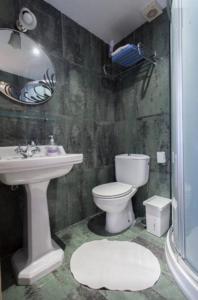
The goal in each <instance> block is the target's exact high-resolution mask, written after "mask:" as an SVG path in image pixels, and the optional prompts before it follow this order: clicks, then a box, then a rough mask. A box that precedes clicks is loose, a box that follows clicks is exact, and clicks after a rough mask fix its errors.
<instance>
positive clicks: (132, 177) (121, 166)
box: [92, 154, 150, 233]
mask: <svg viewBox="0 0 198 300" xmlns="http://www.w3.org/2000/svg"><path fill="white" fill-rule="evenodd" d="M149 161H150V157H149V156H147V155H143V154H121V155H116V156H115V173H116V182H110V183H106V184H102V185H98V186H96V187H95V188H93V190H92V194H93V200H94V203H95V204H96V206H97V207H99V208H100V209H101V210H103V211H105V212H106V224H105V229H106V231H107V232H109V233H119V232H121V231H123V230H125V229H127V228H128V227H130V226H131V225H132V226H133V225H134V224H135V216H134V212H133V207H132V201H131V198H132V197H133V195H134V194H135V193H136V192H137V189H138V188H139V187H140V186H143V185H145V184H146V183H147V181H148V177H149Z"/></svg>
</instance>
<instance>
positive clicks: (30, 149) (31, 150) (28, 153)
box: [15, 141, 41, 158]
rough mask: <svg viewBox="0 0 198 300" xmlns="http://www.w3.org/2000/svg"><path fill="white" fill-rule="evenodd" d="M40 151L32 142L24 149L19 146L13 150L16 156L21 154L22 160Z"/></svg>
mask: <svg viewBox="0 0 198 300" xmlns="http://www.w3.org/2000/svg"><path fill="white" fill-rule="evenodd" d="M40 151H41V149H40V148H39V147H38V146H37V145H36V144H35V142H34V141H32V142H31V144H28V145H27V146H26V147H25V148H24V147H21V146H20V145H19V146H18V147H17V148H16V149H15V152H16V153H17V154H21V155H22V156H23V158H28V157H32V156H33V155H34V154H35V153H38V152H40Z"/></svg>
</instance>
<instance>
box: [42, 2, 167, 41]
mask: <svg viewBox="0 0 198 300" xmlns="http://www.w3.org/2000/svg"><path fill="white" fill-rule="evenodd" d="M45 1H46V2H48V3H50V4H51V5H53V6H54V7H56V8H57V9H58V10H60V11H61V12H62V13H63V14H65V15H67V16H68V17H70V18H71V19H72V20H74V21H75V22H77V23H78V24H80V25H81V26H83V27H84V28H86V29H87V30H89V31H90V32H92V33H93V34H95V35H96V36H97V37H99V38H100V39H102V40H103V41H104V42H106V43H109V42H110V41H111V40H114V42H115V43H117V42H119V41H120V40H121V39H123V38H124V37H126V36H127V35H128V34H130V33H131V32H133V31H134V30H135V29H137V28H138V27H139V26H141V25H142V24H144V23H145V18H144V16H143V14H142V11H143V9H144V8H145V6H146V5H147V4H149V3H150V2H151V0H45ZM157 2H158V3H159V4H160V5H161V7H162V8H164V7H165V6H166V0H157Z"/></svg>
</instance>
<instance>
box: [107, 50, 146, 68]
mask: <svg viewBox="0 0 198 300" xmlns="http://www.w3.org/2000/svg"><path fill="white" fill-rule="evenodd" d="M111 57H112V62H113V63H116V64H119V65H121V66H123V67H130V66H132V65H134V64H136V63H138V62H139V61H141V60H142V59H143V58H144V56H143V50H142V49H140V51H139V49H138V46H136V45H134V44H127V45H125V46H123V47H120V48H118V49H117V50H116V51H114V52H113V53H112V55H111Z"/></svg>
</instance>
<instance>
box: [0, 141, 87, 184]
mask: <svg viewBox="0 0 198 300" xmlns="http://www.w3.org/2000/svg"><path fill="white" fill-rule="evenodd" d="M39 148H40V150H41V151H40V152H39V153H37V154H35V155H34V156H33V157H30V158H23V157H22V155H20V154H16V152H15V149H16V147H0V181H2V182H3V183H5V184H8V185H20V184H28V183H33V182H38V181H46V180H50V179H52V178H57V177H60V176H63V175H66V174H67V173H68V172H69V171H70V170H71V169H72V167H73V165H74V164H78V163H81V162H82V160H83V155H82V154H66V153H65V150H64V148H63V147H62V146H58V155H56V156H47V146H39Z"/></svg>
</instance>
